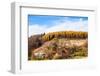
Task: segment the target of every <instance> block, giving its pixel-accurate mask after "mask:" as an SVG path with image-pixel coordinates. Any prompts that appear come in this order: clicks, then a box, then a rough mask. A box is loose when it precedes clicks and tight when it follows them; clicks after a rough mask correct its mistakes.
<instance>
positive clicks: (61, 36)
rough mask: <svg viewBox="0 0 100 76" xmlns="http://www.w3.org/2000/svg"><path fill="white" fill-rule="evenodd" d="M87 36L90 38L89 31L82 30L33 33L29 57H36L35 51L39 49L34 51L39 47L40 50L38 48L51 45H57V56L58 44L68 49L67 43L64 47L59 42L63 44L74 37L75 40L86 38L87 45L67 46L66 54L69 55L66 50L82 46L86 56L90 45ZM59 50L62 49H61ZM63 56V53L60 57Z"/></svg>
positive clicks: (29, 43)
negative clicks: (34, 55)
mask: <svg viewBox="0 0 100 76" xmlns="http://www.w3.org/2000/svg"><path fill="white" fill-rule="evenodd" d="M87 38H88V33H87V32H82V31H60V32H50V33H47V34H46V33H43V34H38V35H33V36H31V37H29V38H28V56H29V58H28V59H29V60H30V59H31V57H32V59H34V57H33V54H34V53H35V52H37V51H35V52H34V50H36V49H37V50H38V51H39V49H38V48H40V47H42V50H43V51H44V48H45V47H46V48H47V47H49V46H50V47H52V46H56V52H55V53H53V54H54V55H55V56H56V55H57V51H58V48H57V46H59V47H61V48H62V49H66V47H67V46H66V45H65V44H64V46H63V47H62V45H58V44H60V43H62V44H63V43H65V42H66V43H68V42H70V41H68V40H73V39H74V41H75V40H79V39H81V40H85V41H86V43H85V46H82V48H81V47H79V46H78V47H76V46H74V47H70V48H69V47H67V51H65V56H66V55H67V53H66V52H68V50H70V49H74V50H75V48H78V49H79V48H80V49H81V50H82V54H84V55H85V56H86V55H87V52H86V51H87V45H88V44H87ZM66 39H67V40H66ZM57 40H58V41H57ZM61 40H62V42H61ZM57 42H59V43H58V44H57ZM52 43H55V45H54V44H52ZM48 44H49V45H48ZM47 45H48V46H47ZM70 45H71V44H70ZM65 46H66V47H65ZM43 47H44V48H43ZM50 47H49V48H50ZM84 49H85V52H84ZM53 51H54V50H53ZM59 51H61V49H60V50H59ZM70 51H72V50H70ZM48 52H49V51H48ZM53 54H51V55H49V56H52V55H53ZM79 54H80V53H79ZM72 55H73V54H71V55H70V57H71V56H72ZM55 56H52V57H51V59H52V58H54V57H55ZM67 56H68V55H67ZM67 56H66V57H67ZM63 57H64V55H63ZM63 57H61V55H60V58H63ZM66 57H65V58H66ZM49 58H50V57H48V59H49ZM39 59H41V58H39ZM58 59H59V58H58Z"/></svg>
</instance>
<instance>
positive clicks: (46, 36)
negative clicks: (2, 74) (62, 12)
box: [42, 31, 88, 41]
mask: <svg viewBox="0 0 100 76" xmlns="http://www.w3.org/2000/svg"><path fill="white" fill-rule="evenodd" d="M87 37H88V33H87V32H81V31H78V32H77V31H61V32H51V33H47V34H44V35H43V36H42V39H43V40H46V41H49V40H52V39H53V38H75V39H78V38H79V39H86V38H87Z"/></svg>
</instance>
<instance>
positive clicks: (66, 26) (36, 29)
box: [29, 19, 88, 36]
mask: <svg viewBox="0 0 100 76" xmlns="http://www.w3.org/2000/svg"><path fill="white" fill-rule="evenodd" d="M87 23H88V22H87V21H82V19H80V20H79V21H75V22H72V21H63V22H61V21H59V22H56V24H54V25H52V26H51V27H49V28H48V27H46V25H45V26H43V25H37V24H36V25H31V26H29V36H31V35H34V34H41V33H44V32H45V33H48V32H55V31H70V30H71V31H87V30H88V26H87Z"/></svg>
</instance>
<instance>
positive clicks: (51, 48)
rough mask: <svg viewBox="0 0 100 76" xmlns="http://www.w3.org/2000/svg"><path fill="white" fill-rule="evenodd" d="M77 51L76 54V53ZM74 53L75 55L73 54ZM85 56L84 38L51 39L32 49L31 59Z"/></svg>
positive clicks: (85, 45)
mask: <svg viewBox="0 0 100 76" xmlns="http://www.w3.org/2000/svg"><path fill="white" fill-rule="evenodd" d="M76 53H77V55H76ZM74 54H75V55H74ZM76 56H77V57H78V56H80V57H86V56H87V44H86V39H80V40H69V39H65V38H63V39H53V40H51V41H48V42H45V43H44V44H43V45H42V46H41V47H39V48H37V49H35V50H33V51H32V56H31V59H32V60H46V59H68V58H74V57H76Z"/></svg>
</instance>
